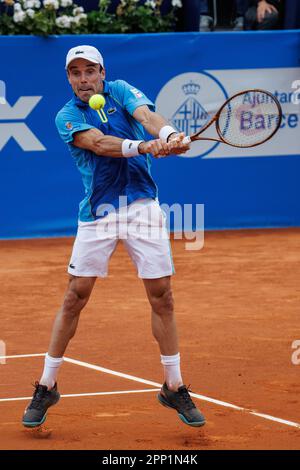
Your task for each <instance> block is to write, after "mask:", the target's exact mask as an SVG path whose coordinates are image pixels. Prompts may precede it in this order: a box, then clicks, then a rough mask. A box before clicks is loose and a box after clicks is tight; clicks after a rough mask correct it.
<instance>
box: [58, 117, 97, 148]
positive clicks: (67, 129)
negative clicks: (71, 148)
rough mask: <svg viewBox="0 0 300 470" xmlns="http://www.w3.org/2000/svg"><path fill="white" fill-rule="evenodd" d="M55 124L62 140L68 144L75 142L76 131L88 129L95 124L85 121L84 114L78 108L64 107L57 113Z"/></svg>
mask: <svg viewBox="0 0 300 470" xmlns="http://www.w3.org/2000/svg"><path fill="white" fill-rule="evenodd" d="M55 124H56V127H57V130H58V133H59V135H60V136H61V138H62V140H63V141H64V142H65V143H66V144H68V143H70V142H73V138H74V134H75V132H79V131H87V130H89V129H93V127H94V126H91V125H90V124H87V123H86V122H84V116H83V115H82V113H81V112H80V111H79V110H77V109H68V110H65V109H64V108H63V109H62V110H61V111H59V112H58V113H57V116H56V118H55Z"/></svg>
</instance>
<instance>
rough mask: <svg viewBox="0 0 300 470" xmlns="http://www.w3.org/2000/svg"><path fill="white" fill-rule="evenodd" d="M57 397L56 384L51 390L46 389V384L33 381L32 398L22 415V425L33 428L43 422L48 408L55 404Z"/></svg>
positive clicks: (58, 395) (58, 396)
mask: <svg viewBox="0 0 300 470" xmlns="http://www.w3.org/2000/svg"><path fill="white" fill-rule="evenodd" d="M59 398H60V394H59V393H58V391H57V384H55V385H54V387H53V388H51V390H48V388H47V387H46V385H40V384H39V383H38V382H35V390H34V393H33V397H32V400H31V402H30V403H29V405H28V406H27V408H26V410H25V413H24V416H23V421H22V424H23V426H25V427H26V428H34V427H36V426H40V425H41V424H43V423H44V421H45V419H46V417H47V410H48V408H49V407H50V406H52V405H55V404H56V403H57V402H58V400H59Z"/></svg>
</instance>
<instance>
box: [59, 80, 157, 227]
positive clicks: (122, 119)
mask: <svg viewBox="0 0 300 470" xmlns="http://www.w3.org/2000/svg"><path fill="white" fill-rule="evenodd" d="M103 85H104V88H103V95H104V97H105V100H106V103H105V106H104V108H103V110H104V113H105V115H106V117H107V122H102V120H101V119H100V116H99V114H98V113H97V111H95V110H93V109H91V108H90V107H89V105H88V104H87V103H84V102H83V101H81V100H80V99H79V98H78V97H77V96H76V95H74V96H73V98H72V99H71V100H70V101H69V102H68V103H67V104H66V105H65V106H64V107H63V108H62V109H61V110H60V111H59V112H58V114H57V116H56V119H55V123H56V126H57V129H58V132H59V134H60V136H61V138H62V139H63V141H64V142H65V143H66V144H67V145H68V147H69V150H70V152H71V155H72V156H73V158H74V160H75V162H76V165H77V168H78V169H79V171H80V173H81V176H82V180H83V184H84V188H85V198H84V199H83V201H81V203H80V204H79V220H81V221H82V222H89V221H93V220H95V219H97V218H100V217H103V216H104V215H106V214H107V212H109V210H108V211H106V210H105V207H106V206H107V205H108V204H109V205H111V206H113V207H114V208H116V209H117V208H118V207H119V206H120V203H119V201H120V199H119V197H120V196H126V197H127V204H131V203H132V202H133V201H135V200H137V199H141V198H152V199H155V198H156V197H157V187H156V184H155V183H154V181H153V179H152V177H151V173H150V166H151V157H150V155H139V156H137V157H130V158H122V157H120V158H115V157H107V156H99V155H96V154H95V153H94V152H91V151H89V150H85V149H80V148H78V147H75V145H74V144H73V138H74V134H75V132H78V131H86V130H88V129H92V128H97V129H100V131H101V132H103V134H106V135H113V136H116V137H120V138H123V139H132V140H144V128H143V126H142V125H141V124H140V123H139V122H137V121H136V120H135V119H134V118H133V117H132V114H133V113H134V111H135V110H136V108H138V107H139V106H142V105H148V106H149V108H150V109H151V110H154V105H153V103H152V102H151V101H150V100H148V98H147V97H146V96H145V95H144V94H143V93H142V92H141V91H139V90H137V89H136V88H134V87H132V86H131V85H129V84H128V83H127V82H125V81H123V80H116V81H113V82H107V81H104V82H103ZM121 200H123V201H124V198H121Z"/></svg>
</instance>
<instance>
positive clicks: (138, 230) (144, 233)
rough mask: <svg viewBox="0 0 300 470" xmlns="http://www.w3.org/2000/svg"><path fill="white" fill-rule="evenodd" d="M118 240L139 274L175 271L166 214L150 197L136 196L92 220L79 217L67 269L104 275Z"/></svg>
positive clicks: (78, 273)
mask: <svg viewBox="0 0 300 470" xmlns="http://www.w3.org/2000/svg"><path fill="white" fill-rule="evenodd" d="M119 240H122V241H123V243H124V245H125V248H126V249H127V252H128V254H129V256H130V257H131V259H132V261H133V263H134V265H135V267H136V269H137V272H138V276H139V277H140V278H142V279H156V278H160V277H164V276H170V275H172V274H174V272H175V271H174V265H173V260H172V253H171V246H170V241H169V236H168V231H167V228H166V217H165V214H164V213H163V211H162V210H161V208H160V206H159V203H158V202H157V201H156V200H153V199H139V200H137V201H135V202H133V203H132V204H130V205H129V206H126V207H122V208H120V209H118V210H117V211H116V212H112V213H109V214H108V215H106V216H105V217H103V218H100V219H97V220H95V221H93V222H81V221H79V223H78V231H77V236H76V239H75V242H74V246H73V252H72V256H71V259H70V264H69V267H68V273H69V274H72V275H73V276H84V277H106V276H107V274H108V263H109V260H110V257H111V255H112V254H113V252H114V250H115V248H116V246H117V243H118V241H119Z"/></svg>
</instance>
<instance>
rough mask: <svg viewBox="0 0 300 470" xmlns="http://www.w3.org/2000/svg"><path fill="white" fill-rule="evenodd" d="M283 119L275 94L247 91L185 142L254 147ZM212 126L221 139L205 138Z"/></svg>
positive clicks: (267, 137)
mask: <svg viewBox="0 0 300 470" xmlns="http://www.w3.org/2000/svg"><path fill="white" fill-rule="evenodd" d="M215 109H216V108H215ZM281 120H282V109H281V105H280V103H279V101H278V100H277V98H276V97H275V96H274V95H272V93H269V92H268V91H265V90H259V89H254V90H245V91H241V92H239V93H237V94H236V95H234V96H232V97H231V98H229V99H228V100H227V101H225V103H224V104H223V105H222V106H221V108H220V109H219V111H218V112H217V113H216V114H215V115H214V116H213V117H212V118H211V119H210V120H209V121H208V123H207V124H205V125H204V126H203V127H202V128H201V129H200V130H199V131H198V132H196V133H195V134H192V135H190V136H186V137H185V138H184V139H183V141H182V142H183V143H190V142H194V141H195V140H213V141H215V142H223V143H224V144H228V145H231V146H233V147H241V148H247V147H255V146H256V145H261V144H263V143H264V142H266V141H267V140H269V139H271V137H273V135H275V134H276V132H277V131H278V129H279V127H280V124H281ZM213 124H215V126H216V131H217V134H218V138H211V137H204V136H203V137H202V136H201V135H202V134H203V132H205V131H206V129H208V128H209V127H210V126H212V125H213Z"/></svg>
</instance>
